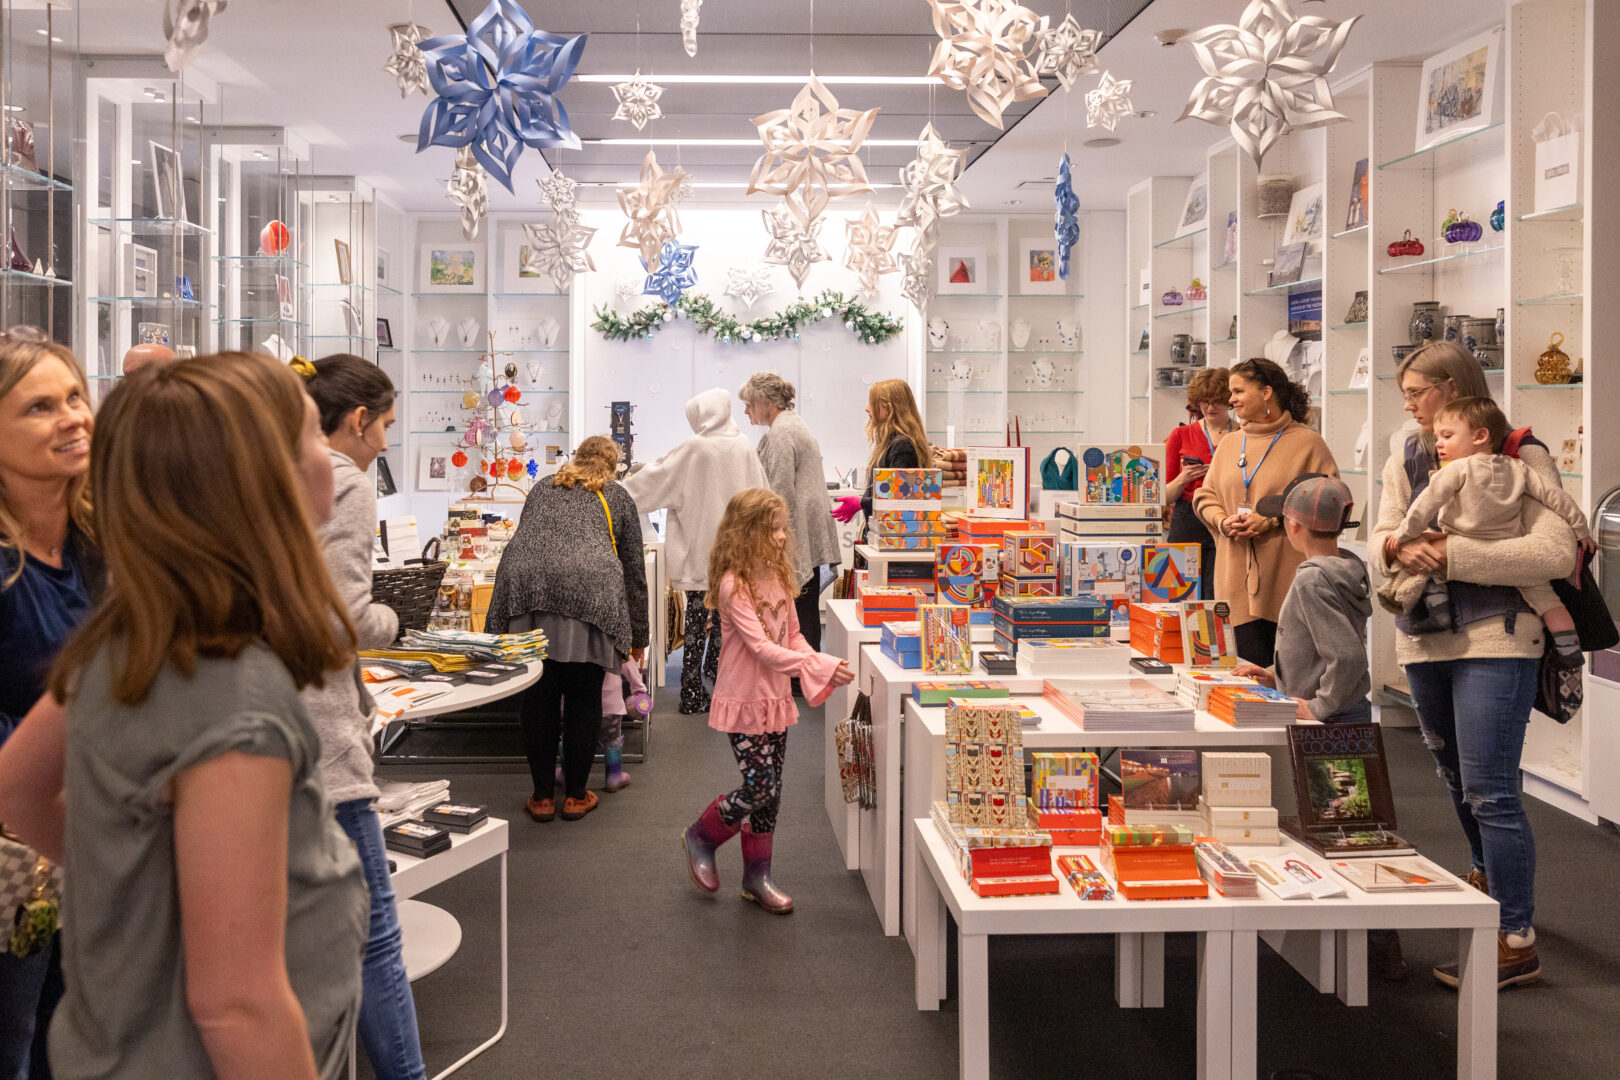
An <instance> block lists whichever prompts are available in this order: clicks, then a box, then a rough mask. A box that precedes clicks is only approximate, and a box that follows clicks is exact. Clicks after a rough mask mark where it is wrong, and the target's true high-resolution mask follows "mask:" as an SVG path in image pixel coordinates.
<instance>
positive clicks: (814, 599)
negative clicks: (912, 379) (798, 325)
mask: <svg viewBox="0 0 1620 1080" xmlns="http://www.w3.org/2000/svg"><path fill="white" fill-rule="evenodd" d="M737 396H738V397H739V398H741V399H742V401H743V405H744V409H743V413H744V415H746V416H747V417H748V419H749V420H751V421H753V422H754V424H756V425H757V426H759V427H764V428H767V429H769V430H767V431H766V432H765V434H764V436H763V437H762V438H761V439H760V440H759V447H758V453H759V461H760V464H761V465H763V466H765V479H766V481H767V482H768V483H769V484H770V486H771V490H772V491H774V492H776V493H777V494H778V495H780V496H782V498H783V499H785V500H786V501H787V504H788V529H789V531H790V532H791V533H792V534H793V552H792V555H793V573H794V575H795V577H796V578H797V579H798V580H799V581H800V582H802V583H803V584H802V587H801V588H800V590H799V596H798V599H797V600H796V601H795V602H794V605H793V606H794V610H795V611H796V612H797V613H798V616H799V629H800V631H801V632H802V633H803V634H804V639H805V640H806V641H807V642H809V643H810V648H812V649H815V650H819V649H820V648H821V568H822V567H823V566H826V565H829V564H832V565H836V564H838V563H839V562H842V561H843V560H842V557H841V555H840V554H839V550H838V528H837V526H836V525H834V524H833V519H832V505H831V503H829V502H828V501H827V474H826V470H825V468H824V466H823V465H822V463H821V444H820V443H818V442H816V437H815V436H814V435H812V434H810V427H809V425H807V424H806V423H805V422H804V418H803V417H801V416H800V415H799V414H798V413H796V412H794V411H793V398H794V390H793V384H792V383H790V382H788V381H787V380H786V379H784V378H782V376H780V375H777V374H774V373H772V372H760V373H759V374H756V375H753V376H750V377H749V379H748V381H747V382H745V383H743V385H742V389H741V390H739V391H737Z"/></svg>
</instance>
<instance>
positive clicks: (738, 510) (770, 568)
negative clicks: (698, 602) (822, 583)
mask: <svg viewBox="0 0 1620 1080" xmlns="http://www.w3.org/2000/svg"><path fill="white" fill-rule="evenodd" d="M787 512H788V508H787V502H786V501H784V500H783V498H782V496H780V495H778V494H776V492H774V491H770V490H768V489H766V488H748V489H746V490H744V491H739V492H737V494H735V495H733V496H732V497H731V501H730V502H729V503H727V504H726V512H725V513H724V514H723V515H721V518H720V528H719V529H718V530H717V531H716V533H715V536H714V547H712V548H710V549H709V591H708V593H707V595H705V596H704V597H703V606H704V607H706V608H709V609H710V610H714V609H716V608H718V607H719V606H720V581H721V579H722V578H724V577H725V576H726V575H727V574H728V573H729V574H735V575H736V577H737V584H738V585H741V586H742V587H743V588H745V589H747V590H748V591H749V593H750V594H752V593H753V591H754V586H755V584H756V583H758V582H761V581H770V580H772V579H774V580H776V581H777V582H779V583H780V584H781V586H782V591H783V592H785V593H787V595H788V596H790V597H794V596H797V595H798V594H799V587H798V583H797V582H795V581H794V580H793V565H792V564H791V563H790V562H789V561H788V552H790V551H792V550H793V534H792V533H789V534H788V538H787V543H785V544H783V545H782V546H781V547H780V548H778V547H777V546H776V544H775V543H774V542H773V541H772V540H771V533H772V532H773V531H774V529H775V525H776V515H777V514H782V515H784V516H786V514H787Z"/></svg>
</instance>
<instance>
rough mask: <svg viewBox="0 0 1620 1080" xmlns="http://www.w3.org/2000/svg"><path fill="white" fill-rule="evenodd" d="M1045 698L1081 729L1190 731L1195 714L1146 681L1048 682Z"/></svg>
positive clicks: (1120, 679)
mask: <svg viewBox="0 0 1620 1080" xmlns="http://www.w3.org/2000/svg"><path fill="white" fill-rule="evenodd" d="M1042 696H1043V697H1045V698H1046V700H1048V701H1050V702H1052V704H1054V705H1056V706H1057V708H1058V709H1059V710H1060V711H1061V712H1063V714H1064V715H1066V716H1068V717H1069V719H1071V720H1073V721H1074V722H1075V723H1076V724H1078V725H1079V726H1080V727H1081V728H1082V729H1086V728H1089V729H1091V730H1092V731H1191V730H1193V727H1194V723H1193V711H1192V710H1191V709H1189V708H1188V707H1187V706H1185V705H1183V704H1181V703H1180V702H1178V701H1177V700H1176V699H1175V698H1173V697H1171V696H1170V695H1169V694H1167V693H1165V692H1164V691H1163V690H1160V689H1159V688H1158V687H1157V686H1154V685H1153V684H1152V683H1150V682H1148V681H1147V680H1146V679H1136V678H1119V679H1085V680H1082V679H1069V680H1049V681H1048V682H1047V683H1046V685H1045V686H1044V687H1043V688H1042Z"/></svg>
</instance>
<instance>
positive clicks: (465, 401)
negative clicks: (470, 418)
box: [461, 390, 478, 409]
mask: <svg viewBox="0 0 1620 1080" xmlns="http://www.w3.org/2000/svg"><path fill="white" fill-rule="evenodd" d="M461 407H462V408H463V409H476V408H478V395H477V394H476V393H475V392H473V391H471V390H468V391H467V392H466V393H465V394H462V395H461Z"/></svg>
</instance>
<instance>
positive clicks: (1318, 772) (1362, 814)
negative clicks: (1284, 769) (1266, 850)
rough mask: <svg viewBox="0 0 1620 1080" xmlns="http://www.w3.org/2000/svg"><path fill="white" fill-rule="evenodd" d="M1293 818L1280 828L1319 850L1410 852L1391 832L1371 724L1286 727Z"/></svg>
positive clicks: (1380, 748)
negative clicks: (1294, 809) (1296, 807)
mask: <svg viewBox="0 0 1620 1080" xmlns="http://www.w3.org/2000/svg"><path fill="white" fill-rule="evenodd" d="M1288 754H1289V757H1290V758H1291V759H1292V760H1293V766H1294V795H1295V799H1296V801H1297V802H1298V804H1299V817H1298V818H1284V819H1283V820H1281V821H1280V822H1278V824H1279V825H1280V826H1281V828H1282V829H1283V831H1285V832H1287V833H1288V834H1289V835H1290V836H1292V837H1294V838H1295V839H1297V840H1299V841H1300V842H1301V843H1303V844H1305V845H1306V846H1308V847H1310V848H1312V849H1313V850H1315V851H1317V852H1319V853H1321V854H1323V855H1338V856H1352V855H1389V854H1393V853H1397V852H1403V851H1411V850H1412V846H1411V845H1410V844H1408V843H1407V842H1406V841H1405V840H1403V839H1401V838H1400V837H1399V836H1397V835H1395V833H1394V831H1393V830H1394V828H1395V825H1396V821H1395V799H1394V796H1393V795H1392V794H1391V792H1390V787H1389V769H1388V767H1387V766H1386V764H1385V761H1384V737H1383V732H1382V731H1381V730H1380V729H1379V726H1378V725H1377V724H1370V723H1369V724H1322V725H1315V724H1303V725H1298V726H1294V727H1290V728H1289V729H1288Z"/></svg>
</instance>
